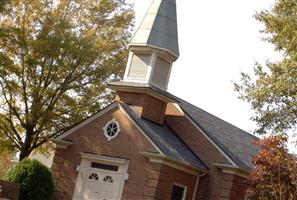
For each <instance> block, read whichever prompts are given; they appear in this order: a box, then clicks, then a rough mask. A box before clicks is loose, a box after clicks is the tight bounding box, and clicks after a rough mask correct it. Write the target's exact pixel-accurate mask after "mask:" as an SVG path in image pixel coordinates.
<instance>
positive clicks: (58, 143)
mask: <svg viewBox="0 0 297 200" xmlns="http://www.w3.org/2000/svg"><path fill="white" fill-rule="evenodd" d="M51 141H52V142H53V143H54V144H55V145H56V148H61V149H67V148H68V147H69V146H70V145H72V144H73V142H71V141H66V140H61V139H52V140H51Z"/></svg>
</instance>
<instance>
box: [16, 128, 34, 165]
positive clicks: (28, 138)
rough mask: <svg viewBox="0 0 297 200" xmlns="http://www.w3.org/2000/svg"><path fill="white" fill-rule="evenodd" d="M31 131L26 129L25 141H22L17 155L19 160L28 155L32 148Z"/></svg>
mask: <svg viewBox="0 0 297 200" xmlns="http://www.w3.org/2000/svg"><path fill="white" fill-rule="evenodd" d="M32 133H33V131H32V132H31V131H27V133H26V138H25V141H24V145H23V148H22V149H21V152H20V155H19V161H21V160H23V159H24V158H26V157H28V156H29V155H30V154H31V152H32V149H31V143H32V135H33V134H32Z"/></svg>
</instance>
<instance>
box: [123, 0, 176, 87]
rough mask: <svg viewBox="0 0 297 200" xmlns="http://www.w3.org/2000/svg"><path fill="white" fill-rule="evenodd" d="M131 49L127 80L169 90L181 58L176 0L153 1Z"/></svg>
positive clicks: (125, 78)
mask: <svg viewBox="0 0 297 200" xmlns="http://www.w3.org/2000/svg"><path fill="white" fill-rule="evenodd" d="M129 50H130V55H129V60H128V63H127V67H126V71H125V76H124V81H125V82H137V83H147V84H149V85H153V86H155V87H158V88H160V89H162V90H167V86H168V81H169V77H170V72H171V67H172V63H173V62H174V61H175V60H176V59H177V58H178V57H179V48H178V33H177V17H176V1H175V0H154V1H153V3H152V4H151V6H150V8H149V11H148V12H147V14H146V16H145V17H144V19H143V21H142V23H141V25H140V27H139V29H138V30H137V31H136V33H135V34H134V37H133V38H132V40H131V42H130V44H129Z"/></svg>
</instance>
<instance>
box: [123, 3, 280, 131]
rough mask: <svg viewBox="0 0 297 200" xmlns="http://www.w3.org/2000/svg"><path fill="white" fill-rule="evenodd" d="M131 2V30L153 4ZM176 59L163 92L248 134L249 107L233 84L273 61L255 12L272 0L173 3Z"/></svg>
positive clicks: (274, 57) (274, 55) (250, 127)
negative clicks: (133, 18) (133, 20)
mask: <svg viewBox="0 0 297 200" xmlns="http://www.w3.org/2000/svg"><path fill="white" fill-rule="evenodd" d="M128 2H130V3H134V9H135V12H136V24H135V25H136V26H135V29H136V28H137V27H138V25H139V24H140V23H141V21H142V19H143V17H144V15H145V14H146V12H147V10H148V8H149V6H150V4H151V2H152V0H128ZM176 2H177V15H178V34H179V48H180V57H179V59H178V60H177V61H176V62H175V63H174V64H173V69H172V73H171V77H170V81H169V86H168V91H169V92H171V93H173V94H174V95H177V96H178V97H181V98H183V99H185V100H187V101H188V102H190V103H192V104H194V105H196V106H198V107H200V108H202V109H204V110H206V111H207V112H210V113H212V114H214V115H216V116H218V117H220V118H222V119H224V120H225V121H227V122H230V123H232V124H234V125H236V126H237V127H239V128H242V129H243V130H246V131H248V132H250V133H252V132H253V130H254V129H255V128H256V127H257V126H256V124H255V123H254V122H253V121H251V120H250V117H251V116H252V115H253V112H252V110H251V109H250V105H249V104H248V103H246V102H243V101H241V100H239V99H238V94H237V93H236V92H235V91H234V89H233V82H235V83H239V80H240V73H241V72H245V73H252V70H253V65H254V63H255V62H256V61H258V62H260V63H265V61H266V60H268V59H269V60H277V58H278V57H279V55H278V54H277V53H276V52H274V49H273V46H272V45H270V44H269V43H267V42H265V41H263V40H262V38H263V37H264V35H263V34H261V33H260V30H261V29H263V25H262V24H261V23H260V22H258V21H256V19H255V18H254V15H255V13H256V11H261V10H263V9H269V8H271V7H272V5H273V2H274V1H273V0H249V1H245V0H224V1H222V0H207V1H206V0H204V1H202V0H176Z"/></svg>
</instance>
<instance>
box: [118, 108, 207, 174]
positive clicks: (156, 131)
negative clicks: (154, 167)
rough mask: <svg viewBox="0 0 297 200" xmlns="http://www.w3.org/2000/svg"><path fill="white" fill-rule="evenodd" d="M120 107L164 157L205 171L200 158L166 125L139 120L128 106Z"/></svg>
mask: <svg viewBox="0 0 297 200" xmlns="http://www.w3.org/2000/svg"><path fill="white" fill-rule="evenodd" d="M120 105H121V106H122V108H123V109H124V110H125V111H126V112H127V114H128V115H129V116H130V117H131V118H132V120H133V121H134V122H135V123H136V124H137V125H138V126H139V127H140V128H141V129H142V130H143V131H144V132H145V134H146V135H147V136H148V137H149V138H150V139H151V140H152V141H153V142H154V144H156V145H157V146H158V148H159V149H160V150H161V151H162V152H163V153H164V154H165V155H166V156H168V157H169V158H173V159H177V160H181V161H183V162H186V163H189V164H191V165H192V166H194V167H197V168H199V169H203V170H206V169H207V167H206V165H205V164H204V163H203V162H202V161H201V160H200V158H199V157H198V156H197V155H196V154H195V153H193V152H192V151H191V149H190V148H189V147H188V146H187V145H186V144H185V143H184V142H183V141H182V140H181V139H180V138H179V137H178V136H177V135H176V133H174V131H173V130H171V129H170V128H169V127H168V126H167V125H166V124H164V125H159V124H156V123H154V122H151V121H149V120H147V119H143V118H140V117H139V116H138V114H137V113H136V112H134V111H133V109H132V108H130V106H128V105H126V104H124V103H120Z"/></svg>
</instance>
